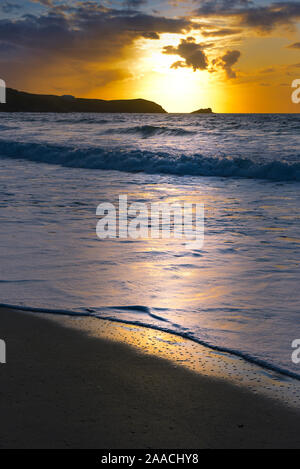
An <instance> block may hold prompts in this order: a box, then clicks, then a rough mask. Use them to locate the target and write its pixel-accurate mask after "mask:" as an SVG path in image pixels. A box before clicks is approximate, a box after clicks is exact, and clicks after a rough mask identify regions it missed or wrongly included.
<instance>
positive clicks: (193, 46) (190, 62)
mask: <svg viewBox="0 0 300 469" xmlns="http://www.w3.org/2000/svg"><path fill="white" fill-rule="evenodd" d="M205 47H207V45H206V46H205V45H204V44H197V43H196V41H195V39H194V38H193V37H189V38H187V39H182V40H181V42H180V44H179V45H178V46H177V47H174V46H165V47H164V49H163V53H164V54H170V55H179V56H180V57H182V58H183V59H184V61H177V62H175V63H174V64H173V65H172V67H173V68H179V67H192V68H193V70H194V71H196V70H206V69H207V67H208V59H207V57H206V54H205V52H204V51H203V49H204V48H205Z"/></svg>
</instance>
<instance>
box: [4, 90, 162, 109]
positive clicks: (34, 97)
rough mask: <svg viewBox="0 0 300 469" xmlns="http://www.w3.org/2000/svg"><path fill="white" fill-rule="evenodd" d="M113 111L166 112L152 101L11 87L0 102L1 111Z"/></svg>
mask: <svg viewBox="0 0 300 469" xmlns="http://www.w3.org/2000/svg"><path fill="white" fill-rule="evenodd" d="M1 111H2V112H113V113H116V112H118V113H165V112H166V111H165V110H164V109H163V108H162V107H161V106H159V105H158V104H156V103H153V102H152V101H146V100H144V99H129V100H117V101H104V100H102V99H83V98H74V97H73V96H70V95H65V96H55V95H42V94H32V93H25V92H22V91H17V90H14V89H11V88H7V90H6V104H0V112H1Z"/></svg>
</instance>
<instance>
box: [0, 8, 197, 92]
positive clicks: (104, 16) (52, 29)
mask: <svg viewBox="0 0 300 469" xmlns="http://www.w3.org/2000/svg"><path fill="white" fill-rule="evenodd" d="M43 1H44V0H43ZM39 3H40V2H39ZM44 3H45V2H44ZM46 3H47V5H48V6H49V8H48V9H47V12H46V13H44V14H39V15H33V14H27V15H24V16H22V17H19V18H14V19H4V18H2V19H0V43H5V47H4V48H3V49H1V48H0V68H1V70H3V72H2V74H5V78H6V80H7V81H8V82H9V83H11V86H14V87H19V88H22V89H26V88H31V89H32V88H33V87H34V88H37V89H39V90H44V86H45V87H47V88H48V87H49V86H52V88H54V86H56V87H62V86H66V87H69V86H70V87H72V93H77V92H82V90H83V91H86V90H88V89H90V88H91V86H92V85H90V83H91V82H93V83H94V84H95V86H97V84H99V83H102V84H103V83H104V84H109V82H110V81H111V82H112V81H116V80H123V79H126V78H128V76H129V75H128V74H130V76H131V73H132V70H131V68H132V65H131V62H130V61H131V60H133V59H134V54H137V50H136V49H135V48H130V46H132V45H133V44H134V42H135V41H136V39H138V38H146V39H149V40H157V39H159V37H160V34H163V33H176V34H185V33H186V32H187V31H189V30H190V29H191V28H192V23H191V22H190V21H189V20H188V19H186V18H167V17H164V16H159V15H151V14H146V13H143V12H140V11H135V10H130V11H129V10H124V9H113V8H107V7H104V6H103V5H100V4H99V3H98V2H95V1H84V2H83V1H82V2H80V1H76V2H70V3H67V2H65V3H59V4H56V2H54V3H55V4H53V6H51V5H52V2H49V1H46ZM46 3H45V4H46ZM121 63H122V65H121ZM120 68H121V69H122V71H123V72H124V73H120ZM4 71H5V73H4ZM93 76H95V77H96V76H97V80H93V78H92V77H93ZM101 76H102V77H103V79H102V78H101ZM51 80H52V83H50V82H51ZM54 81H55V83H54ZM84 81H86V82H87V81H88V82H89V86H88V85H85V83H84ZM47 82H48V85H47ZM43 83H44V84H45V85H43ZM28 84H29V85H28ZM89 87H90V88H89ZM46 91H47V90H46ZM68 91H69V90H68V89H66V92H68Z"/></svg>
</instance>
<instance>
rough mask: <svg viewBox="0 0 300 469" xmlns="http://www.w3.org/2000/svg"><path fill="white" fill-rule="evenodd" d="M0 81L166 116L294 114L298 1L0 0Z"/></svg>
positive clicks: (299, 68) (299, 71)
mask: <svg viewBox="0 0 300 469" xmlns="http://www.w3.org/2000/svg"><path fill="white" fill-rule="evenodd" d="M0 77H1V78H2V79H4V80H5V81H6V83H7V86H9V87H11V88H15V89H18V90H22V91H28V92H34V93H46V94H58V95H63V94H71V95H74V96H76V97H86V98H99V99H134V98H144V99H149V100H151V101H155V102H156V103H158V104H160V105H161V106H163V107H164V108H165V109H166V110H167V111H168V112H191V111H194V110H196V109H199V108H206V107H211V108H213V110H214V111H215V112H300V104H294V103H292V100H291V94H292V91H293V90H292V87H291V86H292V82H293V81H294V80H295V79H299V78H300V1H295V0H291V1H279V2H273V1H269V0H253V1H251V0H151V1H150V0H101V1H100V0H91V1H77V0H1V3H0Z"/></svg>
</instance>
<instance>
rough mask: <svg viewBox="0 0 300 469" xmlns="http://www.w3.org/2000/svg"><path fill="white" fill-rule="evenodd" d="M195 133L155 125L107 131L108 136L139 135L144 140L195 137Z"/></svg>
mask: <svg viewBox="0 0 300 469" xmlns="http://www.w3.org/2000/svg"><path fill="white" fill-rule="evenodd" d="M194 133H195V132H192V131H190V130H185V129H182V128H174V127H161V126H155V125H140V126H136V127H126V128H113V129H109V130H107V132H106V134H108V135H110V134H125V135H128V134H129V135H130V134H131V135H132V134H133V135H134V134H139V135H141V136H142V137H143V138H150V137H154V136H155V135H169V136H175V137H182V136H184V135H193V134H194Z"/></svg>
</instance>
